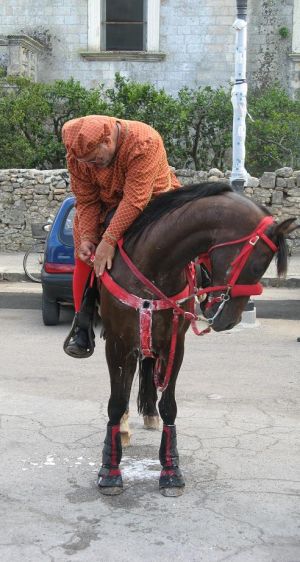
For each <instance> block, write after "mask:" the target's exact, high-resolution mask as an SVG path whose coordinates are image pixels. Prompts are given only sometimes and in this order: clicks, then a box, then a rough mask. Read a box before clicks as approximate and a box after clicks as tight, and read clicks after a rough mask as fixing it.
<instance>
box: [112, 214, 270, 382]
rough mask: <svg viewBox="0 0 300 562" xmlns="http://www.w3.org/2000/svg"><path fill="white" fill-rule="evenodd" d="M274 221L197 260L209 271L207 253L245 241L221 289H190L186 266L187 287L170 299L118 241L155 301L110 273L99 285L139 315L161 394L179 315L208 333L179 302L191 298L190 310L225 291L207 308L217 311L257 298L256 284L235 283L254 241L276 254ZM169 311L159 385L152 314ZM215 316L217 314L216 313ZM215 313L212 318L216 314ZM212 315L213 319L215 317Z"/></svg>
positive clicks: (145, 350) (145, 349)
mask: <svg viewBox="0 0 300 562" xmlns="http://www.w3.org/2000/svg"><path fill="white" fill-rule="evenodd" d="M273 222H274V219H273V217H271V216H267V217H264V218H263V219H262V220H261V221H260V223H259V225H258V226H257V228H256V229H255V230H254V231H253V232H252V233H251V234H249V235H248V236H244V237H243V238H240V239H238V240H233V241H230V242H224V243H222V244H216V245H214V246H212V247H211V248H209V250H208V252H207V253H206V254H202V255H200V256H199V258H198V260H197V261H198V262H199V263H205V265H206V266H208V268H209V269H210V254H211V253H212V252H213V251H214V250H216V249H217V248H222V247H226V246H231V245H233V244H240V243H242V242H245V244H244V246H243V247H242V249H241V251H240V253H239V255H238V256H237V257H236V259H235V260H234V261H233V262H232V263H231V274H230V276H229V279H228V281H227V284H226V285H221V286H211V287H206V288H205V289H198V288H197V287H196V288H195V287H194V282H195V275H194V274H193V272H192V267H191V266H187V268H186V273H187V280H188V285H187V286H186V287H185V289H183V291H181V292H180V293H178V294H177V295H174V296H173V297H168V296H166V295H165V294H164V293H163V292H162V291H161V290H160V289H159V288H158V287H156V286H155V285H154V284H153V283H152V282H151V281H150V280H149V279H147V278H146V277H145V276H144V275H143V274H142V273H141V272H140V271H139V270H138V269H137V267H136V266H135V265H134V263H133V262H132V261H131V259H130V258H129V256H128V255H127V254H126V252H125V251H124V249H123V240H122V239H121V240H119V242H118V246H119V251H120V253H121V256H122V258H123V260H124V261H125V263H126V264H127V265H128V267H129V268H130V270H131V271H132V272H133V274H134V275H135V276H136V277H137V278H138V279H139V280H140V281H141V282H142V283H143V285H145V286H146V287H147V288H148V289H150V290H151V292H152V293H153V294H154V295H156V296H157V297H158V299H143V298H140V297H137V296H135V295H133V294H132V293H129V292H128V291H126V290H125V289H123V288H122V287H120V285H118V284H117V283H116V282H115V281H114V280H113V279H112V277H111V276H110V274H109V273H108V272H107V270H105V272H104V273H103V275H102V276H101V282H102V283H103V285H104V286H105V287H106V288H107V289H108V291H109V292H110V293H111V294H112V295H113V296H114V297H116V298H117V299H119V300H120V301H121V302H123V303H124V304H126V305H127V306H131V307H132V308H135V309H136V310H138V311H139V314H140V351H141V354H142V356H143V357H153V358H156V366H155V373H154V381H155V384H156V386H157V388H158V389H159V390H161V391H163V390H165V389H166V388H167V386H168V384H169V380H170V377H171V373H172V368H173V363H174V357H175V351H176V343H177V334H178V326H179V316H183V318H184V319H186V320H189V321H190V322H191V325H192V329H193V331H194V332H195V334H197V335H200V336H201V335H204V334H205V333H208V332H209V331H210V327H208V328H205V329H204V330H200V331H199V330H198V328H197V326H196V320H198V316H197V315H196V314H195V313H194V312H191V311H186V310H184V309H183V308H181V306H180V305H179V303H180V302H184V301H185V300H189V299H191V301H192V303H191V305H192V307H193V310H194V305H195V297H196V296H200V295H203V294H208V293H214V292H220V291H225V294H224V293H223V294H221V296H218V297H215V298H213V299H211V300H210V302H209V304H208V307H211V306H212V305H213V304H215V303H216V302H220V310H221V305H222V307H223V306H224V301H226V300H228V299H229V298H230V297H232V298H235V297H241V296H243V297H244V296H251V295H260V294H261V293H262V286H261V284H260V283H256V284H254V285H237V284H236V282H237V280H238V278H239V276H240V274H241V272H242V270H243V268H244V266H245V264H246V262H247V260H248V259H249V257H250V255H251V254H252V252H253V250H254V248H255V246H256V244H257V242H258V240H260V239H261V240H263V241H264V242H265V243H266V244H267V245H268V246H269V247H270V248H271V250H272V251H273V252H276V251H277V249H278V248H277V246H276V245H275V244H274V242H272V240H271V239H270V238H269V237H268V236H267V235H266V234H265V231H266V229H267V228H268V227H269V226H270V225H271V224H273ZM170 308H171V309H173V324H172V336H171V343H170V351H169V358H168V364H167V367H166V371H165V375H164V379H163V382H162V383H161V382H160V376H159V375H160V373H159V369H160V366H161V362H160V358H157V355H155V353H154V351H153V348H152V312H153V311H155V310H167V309H170ZM217 314H218V311H217ZM217 314H216V315H217ZM216 315H215V316H216Z"/></svg>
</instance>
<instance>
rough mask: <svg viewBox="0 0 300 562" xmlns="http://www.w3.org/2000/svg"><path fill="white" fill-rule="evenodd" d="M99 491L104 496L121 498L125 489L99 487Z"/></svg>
mask: <svg viewBox="0 0 300 562" xmlns="http://www.w3.org/2000/svg"><path fill="white" fill-rule="evenodd" d="M99 490H100V493H101V494H102V495H103V496H119V495H120V494H123V492H124V488H118V487H117V486H112V487H106V486H99Z"/></svg>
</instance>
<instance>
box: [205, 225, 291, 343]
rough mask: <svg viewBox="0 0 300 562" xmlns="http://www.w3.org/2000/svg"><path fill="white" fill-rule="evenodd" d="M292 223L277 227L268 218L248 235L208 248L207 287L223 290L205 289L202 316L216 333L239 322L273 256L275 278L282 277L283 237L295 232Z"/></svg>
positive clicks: (286, 253) (285, 259) (284, 255)
mask: <svg viewBox="0 0 300 562" xmlns="http://www.w3.org/2000/svg"><path fill="white" fill-rule="evenodd" d="M295 220H296V219H294V218H291V219H287V220H285V221H283V222H281V223H279V224H276V223H274V222H273V219H272V217H270V216H268V217H265V218H263V219H262V220H261V222H260V223H259V225H258V228H257V229H256V230H255V231H253V232H252V233H251V235H249V236H246V237H242V238H240V239H239V240H232V241H230V242H226V243H220V244H216V245H214V246H213V247H212V248H210V250H209V257H210V263H211V283H210V285H211V286H213V287H218V286H220V287H222V289H220V290H218V291H216V292H214V291H211V292H210V291H209V288H208V299H207V301H206V305H205V310H204V315H205V317H206V318H207V319H208V320H209V322H210V323H211V327H212V328H213V329H214V330H215V331H217V332H220V331H222V330H229V329H231V328H233V327H234V326H235V325H236V324H238V323H239V322H240V321H241V317H242V312H243V310H244V309H245V306H246V304H247V302H248V300H249V297H250V296H251V295H255V294H260V293H261V291H262V288H261V285H260V284H259V281H260V279H261V278H262V276H263V274H264V273H265V271H266V269H267V268H268V266H269V264H270V262H271V261H272V259H273V257H274V255H275V254H276V256H277V273H278V276H284V275H285V273H286V271H287V255H288V250H287V244H286V240H285V236H287V235H288V234H289V233H291V232H292V231H293V230H295V229H296V228H298V225H297V224H295Z"/></svg>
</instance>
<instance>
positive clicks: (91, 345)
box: [63, 312, 95, 359]
mask: <svg viewBox="0 0 300 562" xmlns="http://www.w3.org/2000/svg"><path fill="white" fill-rule="evenodd" d="M79 314H80V313H78V312H77V313H76V314H75V316H74V320H73V322H72V326H71V330H70V332H69V334H68V335H67V337H66V339H65V341H64V344H63V350H64V352H65V353H66V354H67V355H69V356H70V357H74V359H85V358H87V357H90V356H91V355H93V353H94V349H95V334H94V331H93V327H92V320H91V321H90V322H89V323H88V324H86V325H85V326H84V327H83V326H80V319H79V318H80V317H79ZM77 328H81V329H83V330H85V331H86V333H87V336H88V345H87V348H86V349H85V348H84V347H82V348H81V349H82V351H81V350H80V352H79V353H75V352H73V351H72V349H70V348H69V349H68V347H69V344H70V342H71V340H72V338H74V337H75V336H76V329H77ZM79 347H81V346H79Z"/></svg>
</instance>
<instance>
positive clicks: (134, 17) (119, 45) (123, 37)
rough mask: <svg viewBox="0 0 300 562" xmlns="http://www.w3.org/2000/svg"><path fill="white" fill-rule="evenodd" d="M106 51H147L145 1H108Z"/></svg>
mask: <svg viewBox="0 0 300 562" xmlns="http://www.w3.org/2000/svg"><path fill="white" fill-rule="evenodd" d="M104 5H105V6H104V9H105V21H104V22H103V24H102V25H103V27H104V30H103V31H104V33H103V39H104V45H103V50H104V51H145V50H146V44H145V27H146V25H145V24H146V22H145V1H144V0H131V1H130V2H127V1H126V0H106V1H105V2H104Z"/></svg>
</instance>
